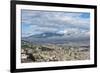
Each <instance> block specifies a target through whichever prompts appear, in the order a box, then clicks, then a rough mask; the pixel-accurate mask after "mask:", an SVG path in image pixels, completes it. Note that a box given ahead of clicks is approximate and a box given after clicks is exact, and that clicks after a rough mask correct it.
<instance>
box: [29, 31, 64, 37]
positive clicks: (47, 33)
mask: <svg viewBox="0 0 100 73" xmlns="http://www.w3.org/2000/svg"><path fill="white" fill-rule="evenodd" d="M63 35H64V34H59V33H53V32H44V33H41V34H36V35H31V36H29V37H28V38H48V37H53V36H63Z"/></svg>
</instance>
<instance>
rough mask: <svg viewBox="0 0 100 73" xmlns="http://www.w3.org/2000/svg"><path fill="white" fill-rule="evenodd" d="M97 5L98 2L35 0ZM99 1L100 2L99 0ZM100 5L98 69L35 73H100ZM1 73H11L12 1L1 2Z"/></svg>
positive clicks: (84, 0) (99, 10)
mask: <svg viewBox="0 0 100 73" xmlns="http://www.w3.org/2000/svg"><path fill="white" fill-rule="evenodd" d="M34 1H48V2H62V3H65V2H66V3H75V4H89V5H96V4H97V1H96V0H34ZM98 1H99V0H98ZM99 4H100V3H98V67H97V68H85V69H71V70H55V71H42V72H34V73H74V72H75V73H99V72H100V57H99V56H100V53H99V51H100V45H99V43H100V41H99V40H100V33H99V31H100V28H99V27H100V25H99V23H100V20H99V19H100V17H99V16H100V9H99V8H100V5H99ZM0 9H1V10H0V73H10V39H9V38H10V0H0ZM29 73H30V72H29Z"/></svg>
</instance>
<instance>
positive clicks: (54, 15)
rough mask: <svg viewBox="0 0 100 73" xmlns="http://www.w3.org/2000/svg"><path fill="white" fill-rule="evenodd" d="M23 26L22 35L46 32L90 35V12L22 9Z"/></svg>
mask: <svg viewBox="0 0 100 73" xmlns="http://www.w3.org/2000/svg"><path fill="white" fill-rule="evenodd" d="M21 27H22V37H27V36H30V35H35V34H41V33H44V32H53V33H59V34H68V33H71V34H72V35H73V36H75V35H79V36H80V37H82V36H89V35H90V13H85V12H80V13H79V12H54V11H51V12H50V11H34V10H21ZM64 37H67V36H64Z"/></svg>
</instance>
